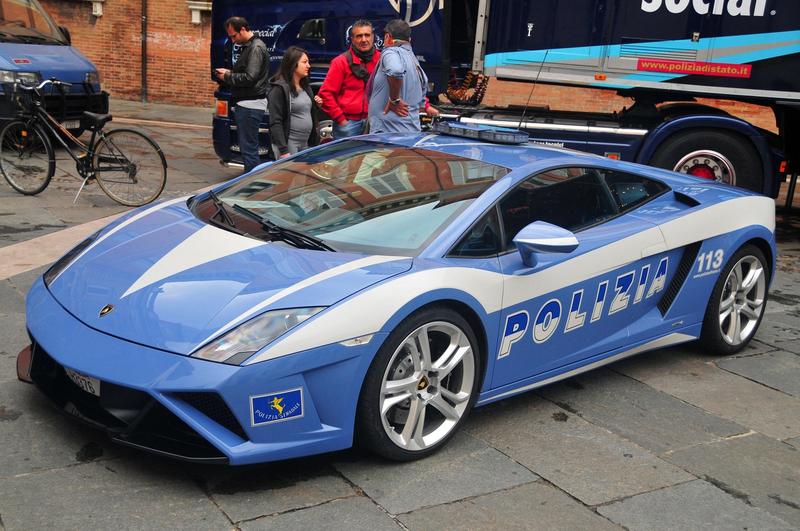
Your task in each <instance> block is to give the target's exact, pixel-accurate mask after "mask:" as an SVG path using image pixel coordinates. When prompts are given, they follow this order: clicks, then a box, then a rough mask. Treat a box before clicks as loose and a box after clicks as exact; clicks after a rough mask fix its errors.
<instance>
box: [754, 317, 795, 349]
mask: <svg viewBox="0 0 800 531" xmlns="http://www.w3.org/2000/svg"><path fill="white" fill-rule="evenodd" d="M787 320H789V321H790V322H788V323H787V322H785V321H787ZM758 337H759V339H760V340H761V341H764V342H765V343H767V344H769V345H773V346H775V347H776V348H778V349H780V350H785V351H787V352H793V353H794V354H800V327H799V326H798V325H797V324H796V320H795V318H794V317H792V316H789V317H788V318H786V317H785V316H784V317H782V318H776V317H774V316H772V315H770V314H766V315H764V318H763V319H762V320H761V325H760V326H759V329H758Z"/></svg>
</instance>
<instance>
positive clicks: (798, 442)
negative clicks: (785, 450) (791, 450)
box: [783, 437, 800, 450]
mask: <svg viewBox="0 0 800 531" xmlns="http://www.w3.org/2000/svg"><path fill="white" fill-rule="evenodd" d="M783 442H785V443H786V444H789V445H791V446H793V447H795V448H797V449H798V450H800V437H797V438H794V439H786V440H785V441H783Z"/></svg>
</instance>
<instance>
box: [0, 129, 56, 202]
mask: <svg viewBox="0 0 800 531" xmlns="http://www.w3.org/2000/svg"><path fill="white" fill-rule="evenodd" d="M0 171H2V172H3V177H5V178H6V181H8V184H10V185H11V188H13V189H14V190H16V191H17V192H19V193H21V194H25V195H36V194H38V193H39V192H41V191H42V190H44V189H45V188H47V185H48V184H50V179H52V178H53V174H54V173H55V171H56V160H55V155H54V153H53V146H52V145H50V140H49V139H48V138H47V134H45V132H44V131H43V130H42V128H41V127H39V126H38V125H36V124H34V125H33V126H32V127H29V126H28V124H27V123H25V122H23V121H21V120H15V121H13V122H10V123H8V124H7V125H6V126H5V127H4V128H3V132H2V133H0Z"/></svg>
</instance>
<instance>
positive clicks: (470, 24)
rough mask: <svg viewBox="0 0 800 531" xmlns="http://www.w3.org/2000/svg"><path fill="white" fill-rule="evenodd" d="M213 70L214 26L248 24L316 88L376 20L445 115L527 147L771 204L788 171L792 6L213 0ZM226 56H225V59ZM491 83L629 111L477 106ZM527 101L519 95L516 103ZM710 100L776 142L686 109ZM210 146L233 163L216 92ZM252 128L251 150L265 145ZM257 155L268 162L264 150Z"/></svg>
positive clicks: (771, 0) (217, 56)
mask: <svg viewBox="0 0 800 531" xmlns="http://www.w3.org/2000/svg"><path fill="white" fill-rule="evenodd" d="M212 13H213V16H212V18H213V30H212V45H211V60H212V67H220V66H225V65H228V64H229V63H230V61H231V59H232V58H231V57H226V56H225V55H226V54H225V53H224V52H223V50H224V44H225V39H226V38H227V35H226V33H225V29H224V28H223V27H222V25H223V23H224V20H225V19H226V18H227V17H229V16H232V15H241V16H245V17H246V18H248V19H249V21H250V22H251V24H252V29H253V30H254V31H255V32H256V34H257V35H259V36H260V37H261V38H262V39H263V40H264V41H265V42H266V43H267V46H268V47H269V48H270V50H271V54H272V71H273V72H274V71H275V68H276V67H277V64H278V63H279V61H280V58H281V55H282V51H283V50H285V49H286V48H287V47H288V46H290V45H293V44H295V45H299V46H302V47H303V48H305V49H307V50H308V51H309V55H310V58H311V61H312V65H313V66H314V69H313V70H312V77H313V78H314V80H315V81H318V82H320V81H321V80H322V79H323V78H324V75H325V72H326V65H327V64H328V63H329V62H330V60H331V59H332V58H333V57H335V56H336V55H337V54H338V53H341V52H342V51H343V50H344V49H345V48H346V46H347V45H348V43H347V32H348V28H349V26H350V24H351V23H352V22H353V20H354V19H355V18H368V19H370V20H372V21H373V22H374V24H375V27H376V33H377V35H378V36H380V33H381V29H382V28H383V25H384V24H385V22H386V21H388V20H390V19H392V18H403V19H405V20H407V21H409V23H410V24H411V26H412V27H413V30H412V41H413V46H414V50H415V52H416V53H417V55H418V57H419V59H420V62H421V64H422V65H423V67H424V68H425V70H426V72H427V73H428V76H429V78H430V80H431V86H430V87H429V88H430V92H431V94H441V93H447V95H448V99H449V100H450V101H451V102H453V103H454V105H450V106H445V107H444V110H445V112H446V115H447V116H448V117H449V118H450V119H453V120H459V121H462V122H469V123H478V124H488V125H500V126H513V127H517V126H519V127H521V128H522V129H525V130H526V131H527V132H528V133H529V134H530V136H531V139H532V141H534V142H538V143H543V144H547V145H555V146H564V147H568V148H574V149H578V150H583V151H588V152H592V153H597V154H599V155H604V156H608V157H612V158H620V159H623V160H630V161H635V162H641V163H644V164H650V165H654V166H659V167H664V168H669V169H674V170H677V171H681V172H685V173H692V174H694V175H698V176H702V177H706V178H709V179H715V180H719V181H725V182H729V183H731V184H736V185H738V186H743V187H746V188H750V189H753V190H757V191H760V192H762V193H764V194H767V195H771V196H773V197H774V196H776V195H777V193H778V189H779V186H780V179H781V178H782V177H783V175H784V174H785V173H786V171H787V168H791V164H792V162H795V164H794V169H795V170H796V169H797V167H798V166H797V164H798V163H800V3H798V2H797V0H570V1H569V2H565V1H558V0H459V1H456V0H416V1H412V0H364V1H346V0H320V1H313V2H292V1H279V0H274V1H270V2H263V1H257V0H214V2H213V8H212ZM234 53H235V52H234ZM489 76H495V77H497V78H500V79H510V80H521V81H528V82H531V85H530V87H531V88H530V90H531V91H535V87H536V84H537V83H548V84H559V85H571V86H581V87H592V88H602V89H615V90H617V91H618V92H619V93H620V94H621V95H624V96H628V97H631V98H632V100H633V104H632V105H631V106H630V107H626V108H624V109H620V110H619V111H617V112H614V113H599V112H598V113H591V112H569V111H551V110H549V109H548V108H546V107H544V108H543V107H535V108H524V107H519V108H516V107H513V106H512V107H507V108H488V107H485V106H482V105H481V104H480V103H481V98H482V96H483V93H484V91H485V89H486V83H487V82H488V79H489ZM527 95H528V90H527V89H526V94H525V96H527ZM697 96H703V97H711V98H721V99H731V100H737V101H744V102H752V103H758V104H761V105H766V106H769V107H771V108H772V109H773V110H774V112H775V116H776V121H777V124H778V128H779V132H778V134H774V133H772V132H770V131H766V130H764V129H762V128H759V127H757V126H755V125H753V124H751V123H748V122H747V121H745V120H742V119H740V118H736V117H733V116H731V115H729V114H727V113H726V112H724V111H722V110H720V109H717V108H714V107H709V106H706V105H701V104H699V103H697V102H696V101H695V97H697ZM216 98H217V112H216V114H215V117H214V147H215V150H216V152H217V154H218V155H219V157H220V159H221V160H222V161H223V162H236V161H237V160H238V158H239V157H238V150H237V146H236V129H235V123H234V122H233V121H232V120H231V119H230V110H229V108H228V105H227V101H228V94H227V92H226V91H225V90H223V89H220V90H219V91H218V92H217V93H216ZM267 134H268V130H267V126H266V124H264V126H263V135H264V137H262V146H267V145H269V144H268V142H267V138H266V135H267ZM265 155H266V153H265Z"/></svg>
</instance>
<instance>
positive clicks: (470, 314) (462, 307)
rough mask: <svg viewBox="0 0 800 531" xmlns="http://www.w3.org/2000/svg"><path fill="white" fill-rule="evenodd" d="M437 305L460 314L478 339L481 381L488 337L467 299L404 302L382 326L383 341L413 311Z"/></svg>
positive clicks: (481, 379) (487, 351)
mask: <svg viewBox="0 0 800 531" xmlns="http://www.w3.org/2000/svg"><path fill="white" fill-rule="evenodd" d="M465 295H466V294H465ZM465 298H467V297H465ZM473 304H478V303H477V301H473ZM437 306H438V307H442V308H447V309H450V310H453V311H455V312H456V313H458V314H459V315H461V316H462V317H463V318H464V319H465V320H466V321H467V323H468V324H469V325H470V327H471V328H472V331H473V332H474V333H475V336H476V338H477V340H478V349H479V352H478V354H479V357H480V362H481V373H480V375H479V379H480V381H481V382H483V381H484V378H485V377H486V373H487V367H488V361H489V337H488V334H487V332H486V328H485V326H484V323H483V320H482V319H481V317H480V312H479V311H478V310H476V309H475V307H473V305H472V304H470V303H469V302H467V301H464V300H459V299H457V298H453V297H446V298H438V299H434V300H430V301H427V302H424V303H422V304H414V303H413V301H412V302H411V303H409V304H406V305H405V306H403V307H402V308H400V309H399V310H398V311H397V312H395V314H394V315H393V316H392V317H391V319H389V321H387V323H386V325H385V326H384V328H385V330H384V331H385V332H386V335H385V337H384V338H383V341H387V340H388V339H389V333H391V331H392V330H394V329H395V328H396V327H397V326H398V325H399V324H400V323H401V322H403V321H404V320H405V319H408V318H409V317H410V316H412V315H413V314H415V313H418V312H422V311H425V310H428V309H430V308H432V307H437ZM382 346H383V343H381V345H379V346H378V348H376V349H375V354H374V355H377V352H378V350H380V347H382ZM373 357H374V356H373ZM369 363H372V359H370V360H369ZM365 376H366V373H365ZM361 387H362V389H363V387H364V382H362V383H361ZM481 388H482V387H481Z"/></svg>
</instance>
